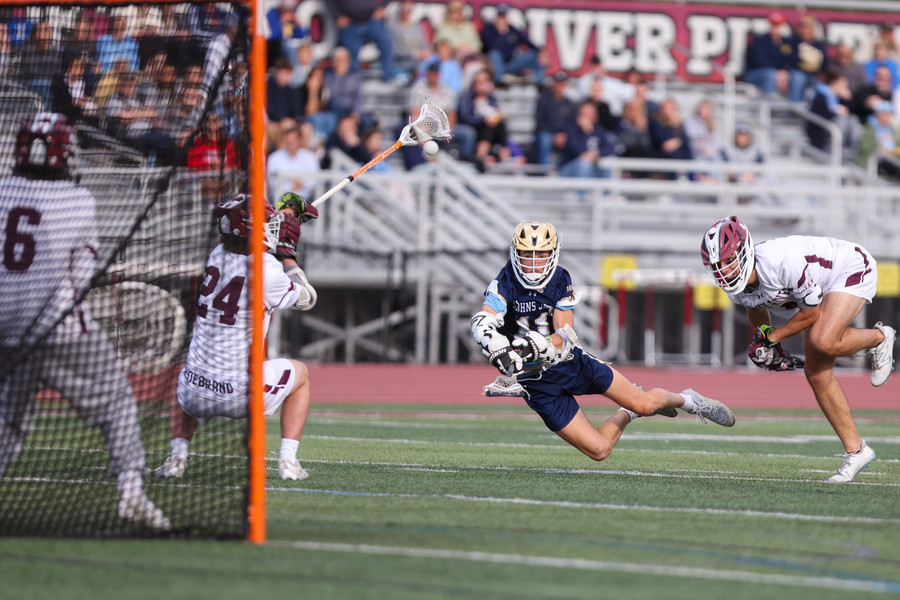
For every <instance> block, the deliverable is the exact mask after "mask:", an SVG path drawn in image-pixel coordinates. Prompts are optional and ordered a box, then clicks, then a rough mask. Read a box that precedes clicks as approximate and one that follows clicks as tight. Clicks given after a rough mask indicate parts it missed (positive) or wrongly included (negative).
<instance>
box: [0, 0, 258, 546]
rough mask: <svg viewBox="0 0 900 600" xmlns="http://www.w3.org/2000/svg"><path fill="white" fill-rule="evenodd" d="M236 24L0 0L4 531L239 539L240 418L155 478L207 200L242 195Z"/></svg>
mask: <svg viewBox="0 0 900 600" xmlns="http://www.w3.org/2000/svg"><path fill="white" fill-rule="evenodd" d="M249 21H250V19H249V15H248V13H247V9H246V7H245V6H244V5H243V4H239V3H234V4H231V3H227V2H215V3H203V2H190V3H181V4H176V3H160V4H152V3H134V4H124V3H111V4H98V3H85V4H77V3H72V2H68V1H66V2H65V3H60V4H56V5H54V4H41V3H36V4H29V5H14V6H13V5H5V6H0V24H2V27H0V232H2V233H0V236H2V245H0V251H2V259H3V260H2V265H0V344H2V345H0V534H2V535H17V536H19V535H40V536H106V537H114V536H157V535H175V536H184V537H220V538H227V537H243V536H245V535H246V531H247V495H248V487H247V482H248V455H247V421H246V420H228V419H213V420H212V421H211V422H209V423H208V424H206V425H204V426H202V427H201V428H200V429H199V431H198V432H197V434H196V436H195V437H194V439H193V441H192V443H191V459H190V462H189V467H188V469H187V472H186V473H185V475H184V476H183V477H181V478H177V479H176V478H160V477H156V476H154V473H153V471H154V469H156V468H157V467H159V466H160V465H161V464H162V462H163V461H164V459H165V458H166V457H167V456H168V455H169V453H170V418H169V413H170V410H171V409H172V408H173V407H174V406H176V400H175V397H176V396H175V394H176V392H175V389H176V381H177V377H178V373H179V371H180V369H181V368H182V366H183V363H184V359H185V355H186V350H187V347H188V344H189V342H190V336H191V326H192V323H193V320H194V316H195V305H196V301H197V293H198V289H199V287H200V286H201V285H202V283H203V271H204V264H205V261H206V258H207V256H208V255H209V253H210V250H211V249H212V248H213V246H214V245H215V243H216V236H215V232H214V231H215V230H214V229H213V224H212V208H213V204H214V202H215V201H217V200H219V199H220V198H222V197H229V196H231V195H234V194H236V193H239V192H245V191H247V189H246V188H247V181H246V180H247V162H248V155H249V133H248V130H247V127H248V125H247V124H248V120H247V106H248V98H247V93H246V91H245V90H246V88H247V84H248V74H249V69H248V62H247V57H248V54H249V52H248V51H249V45H250V35H249ZM60 114H61V115H64V116H65V120H62V119H60V118H59V116H58V115H60ZM26 122H28V123H30V129H28V128H26V129H27V132H26V133H25V134H23V135H20V133H21V132H20V129H21V127H22V124H23V123H26ZM69 130H71V139H70V140H69V141H70V142H71V144H70V145H71V152H70V151H69V149H68V148H67V145H66V144H65V140H62V139H60V138H61V137H65V136H64V135H63V134H64V133H65V132H67V131H69ZM42 153H43V154H42ZM17 160H18V162H17ZM148 503H149V504H148Z"/></svg>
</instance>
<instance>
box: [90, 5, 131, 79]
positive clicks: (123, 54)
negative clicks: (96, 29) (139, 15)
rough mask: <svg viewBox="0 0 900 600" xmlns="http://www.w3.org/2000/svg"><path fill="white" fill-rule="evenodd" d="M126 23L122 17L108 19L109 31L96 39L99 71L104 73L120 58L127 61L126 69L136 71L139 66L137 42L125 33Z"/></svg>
mask: <svg viewBox="0 0 900 600" xmlns="http://www.w3.org/2000/svg"><path fill="white" fill-rule="evenodd" d="M125 29H126V23H125V19H124V18H123V17H112V18H111V19H110V20H109V33H107V34H105V35H101V36H100V37H99V38H98V39H97V60H98V61H99V63H100V71H101V72H103V73H106V72H107V71H109V70H110V69H112V67H113V65H114V64H115V63H116V61H117V60H118V59H120V58H124V59H126V60H127V61H128V70H129V71H133V72H137V71H138V69H140V68H141V63H140V60H139V59H138V44H137V40H136V39H135V38H133V37H129V36H127V35H125Z"/></svg>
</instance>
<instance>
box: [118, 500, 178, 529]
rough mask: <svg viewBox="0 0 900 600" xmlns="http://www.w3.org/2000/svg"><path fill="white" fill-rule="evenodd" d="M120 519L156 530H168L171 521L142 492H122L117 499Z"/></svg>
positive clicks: (170, 526) (170, 527)
mask: <svg viewBox="0 0 900 600" xmlns="http://www.w3.org/2000/svg"><path fill="white" fill-rule="evenodd" d="M117 512H118V515H119V518H120V519H125V520H126V521H131V522H133V523H138V524H139V525H144V526H146V527H149V528H150V529H155V530H156V531H169V530H170V529H172V523H170V522H169V519H167V518H166V515H164V514H163V511H161V510H160V509H158V508H157V507H156V505H155V504H153V502H152V501H151V500H150V498H148V497H147V495H146V494H144V492H142V491H139V492H123V493H122V497H121V498H120V499H119V507H118V511H117Z"/></svg>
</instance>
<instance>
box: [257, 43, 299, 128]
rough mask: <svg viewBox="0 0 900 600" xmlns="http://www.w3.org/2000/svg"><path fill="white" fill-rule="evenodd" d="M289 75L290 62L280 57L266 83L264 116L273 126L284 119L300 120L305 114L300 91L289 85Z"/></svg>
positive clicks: (290, 71)
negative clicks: (265, 115)
mask: <svg viewBox="0 0 900 600" xmlns="http://www.w3.org/2000/svg"><path fill="white" fill-rule="evenodd" d="M291 75H292V70H291V63H290V61H289V60H288V59H286V58H285V57H283V56H281V57H279V58H278V59H277V60H276V61H275V65H274V68H273V69H272V74H271V75H270V76H269V80H268V81H267V82H266V114H267V115H268V117H269V123H271V124H273V125H275V126H277V124H278V123H280V122H281V121H282V120H284V119H300V118H301V117H303V114H304V112H305V107H304V100H303V95H302V93H301V91H300V90H299V89H297V88H294V87H291V85H290V83H291Z"/></svg>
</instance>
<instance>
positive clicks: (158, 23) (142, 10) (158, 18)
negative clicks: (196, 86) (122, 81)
mask: <svg viewBox="0 0 900 600" xmlns="http://www.w3.org/2000/svg"><path fill="white" fill-rule="evenodd" d="M130 8H132V9H133V10H134V15H133V17H132V19H131V21H130V25H133V26H134V30H133V31H131V30H129V31H128V32H127V33H126V35H131V36H133V37H134V38H135V39H136V40H137V43H138V60H139V61H140V63H141V66H142V67H143V66H144V65H146V64H147V61H149V60H150V59H151V58H152V57H153V56H155V55H156V54H157V53H158V52H168V48H167V40H166V38H165V37H164V36H162V35H160V32H161V31H162V29H163V27H164V23H163V11H162V9H161V8H160V7H159V6H152V5H149V4H141V5H138V6H132V7H130ZM176 56H177V55H176Z"/></svg>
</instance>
